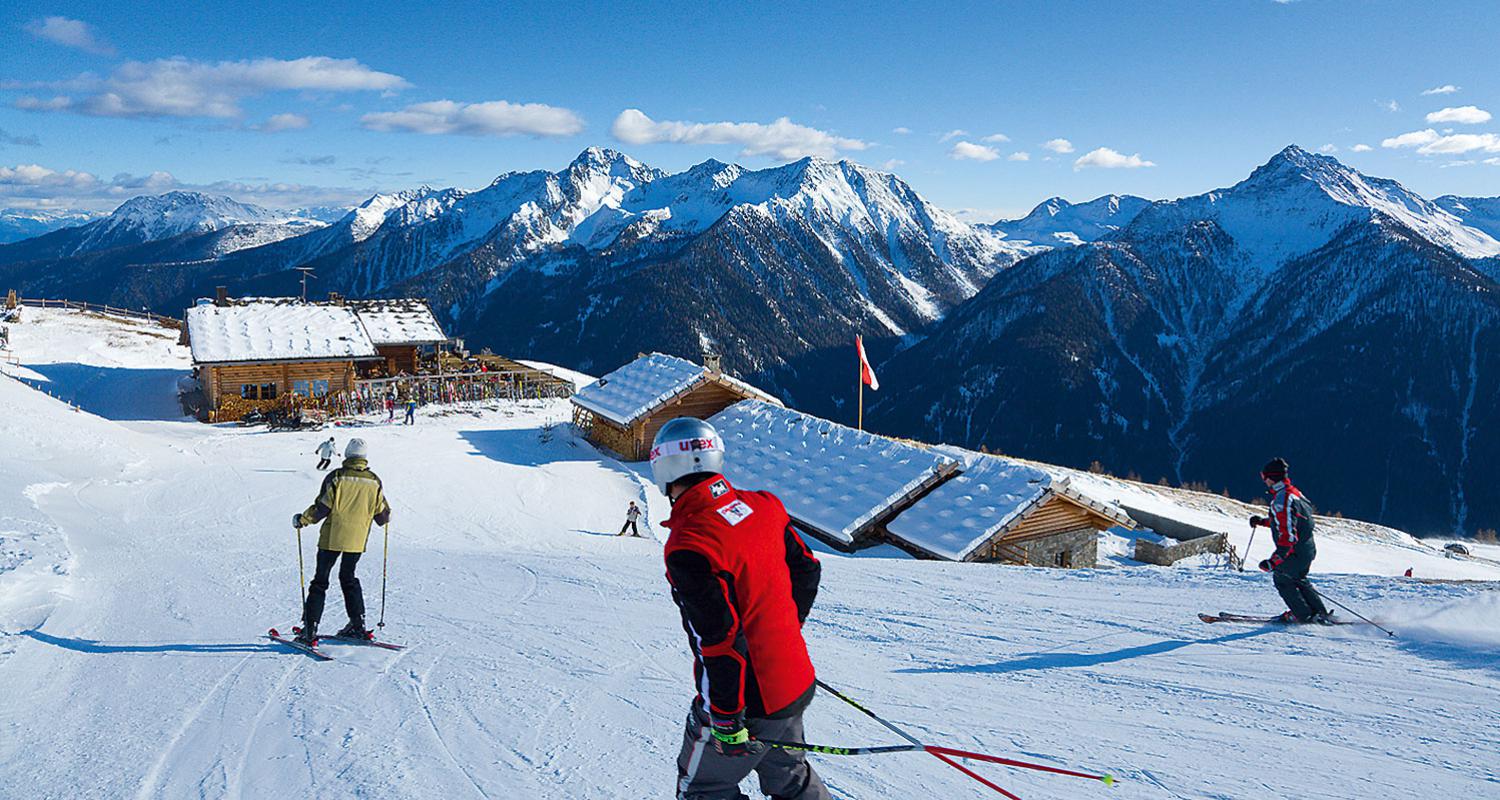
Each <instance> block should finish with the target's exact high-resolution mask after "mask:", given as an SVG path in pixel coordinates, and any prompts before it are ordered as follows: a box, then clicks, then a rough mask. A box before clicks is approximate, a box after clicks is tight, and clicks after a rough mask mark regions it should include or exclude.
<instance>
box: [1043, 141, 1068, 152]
mask: <svg viewBox="0 0 1500 800" xmlns="http://www.w3.org/2000/svg"><path fill="white" fill-rule="evenodd" d="M1042 147H1045V148H1047V149H1048V150H1051V151H1052V152H1054V153H1071V152H1073V143H1072V142H1070V141H1068V140H1067V139H1048V140H1047V141H1046V142H1044V143H1043V144H1042Z"/></svg>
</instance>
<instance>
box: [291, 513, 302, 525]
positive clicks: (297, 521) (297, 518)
mask: <svg viewBox="0 0 1500 800" xmlns="http://www.w3.org/2000/svg"><path fill="white" fill-rule="evenodd" d="M292 527H293V528H301V527H302V515H301V514H300V513H298V514H293V515H292Z"/></svg>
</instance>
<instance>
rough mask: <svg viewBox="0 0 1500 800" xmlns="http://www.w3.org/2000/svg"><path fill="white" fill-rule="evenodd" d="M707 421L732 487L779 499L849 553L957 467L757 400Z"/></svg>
mask: <svg viewBox="0 0 1500 800" xmlns="http://www.w3.org/2000/svg"><path fill="white" fill-rule="evenodd" d="M709 421H710V422H712V423H713V425H714V426H715V427H716V428H718V430H719V433H720V435H722V436H723V437H724V447H725V458H724V474H725V475H727V476H728V477H729V479H730V480H731V481H733V482H734V483H735V485H737V486H741V487H743V488H746V489H764V490H767V491H770V492H773V493H775V494H776V496H777V497H779V498H781V502H782V503H784V504H785V505H786V508H787V512H788V513H790V514H791V515H792V518H793V519H795V520H796V521H797V522H798V523H799V524H801V525H803V526H804V527H807V528H809V529H811V530H812V531H813V532H814V533H818V534H820V535H822V536H824V537H826V538H828V539H831V540H833V541H835V542H837V543H839V544H842V545H846V546H847V545H853V544H854V542H855V540H856V539H857V538H858V537H859V536H860V535H861V533H862V532H863V529H864V528H866V526H868V525H869V524H870V523H871V522H874V521H875V520H877V519H879V518H881V517H883V516H885V515H887V514H888V513H889V512H890V510H891V509H892V508H893V507H895V506H897V505H899V504H900V503H901V502H902V501H903V500H905V499H906V498H907V497H908V496H910V495H911V494H912V493H914V492H917V491H920V490H921V489H923V488H924V487H926V486H929V485H931V484H932V483H934V482H936V481H939V480H941V479H942V477H943V476H944V475H946V474H948V473H949V472H950V471H952V470H953V469H954V468H955V467H956V466H957V462H956V461H954V460H953V459H951V458H949V457H947V456H945V455H943V454H941V453H938V452H936V451H933V450H928V449H924V448H921V447H915V446H913V445H910V444H905V443H903V442H898V441H895V440H892V439H887V438H885V437H883V436H876V435H874V434H871V433H865V432H863V431H857V430H855V429H853V428H847V427H845V426H843V425H838V424H835V423H833V422H829V421H827V420H824V419H819V418H817V417H814V416H812V415H809V414H803V413H801V412H800V411H793V410H790V409H786V408H781V407H779V406H773V405H769V404H767V403H762V402H760V401H758V400H745V401H742V402H740V403H736V404H735V405H733V406H730V407H729V408H727V409H725V410H723V411H721V412H719V413H718V414H717V415H715V416H714V417H713V418H712V419H710V420H709Z"/></svg>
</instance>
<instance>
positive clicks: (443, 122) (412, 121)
mask: <svg viewBox="0 0 1500 800" xmlns="http://www.w3.org/2000/svg"><path fill="white" fill-rule="evenodd" d="M359 124H360V125H362V126H364V127H365V128H366V129H368V130H372V131H407V132H410V133H425V134H441V133H457V134H463V135H465V136H548V137H562V136H573V135H575V134H577V133H579V132H581V131H582V130H583V118H582V117H580V116H578V114H577V112H574V111H571V110H569V109H566V108H559V107H557V106H549V105H546V104H544V103H509V102H506V101H504V100H491V101H489V102H487V103H457V102H454V101H452V100H433V101H431V102H427V103H416V104H414V105H409V106H407V107H406V108H403V109H401V110H400V111H379V112H375V113H372V114H365V115H364V116H362V117H360V118H359Z"/></svg>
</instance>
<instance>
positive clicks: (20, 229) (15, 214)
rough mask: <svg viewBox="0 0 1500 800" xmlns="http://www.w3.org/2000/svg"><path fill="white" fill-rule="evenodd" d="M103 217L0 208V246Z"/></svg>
mask: <svg viewBox="0 0 1500 800" xmlns="http://www.w3.org/2000/svg"><path fill="white" fill-rule="evenodd" d="M102 216H104V215H103V214H102V213H97V212H93V211H74V210H69V209H42V208H0V244H10V243H12V242H19V241H22V240H23V239H30V238H32V237H34V236H41V235H42V234H44V233H51V232H52V231H55V230H58V229H59V228H71V227H75V226H78V225H83V224H86V223H89V222H92V221H94V220H96V219H98V218H100V217H102Z"/></svg>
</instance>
